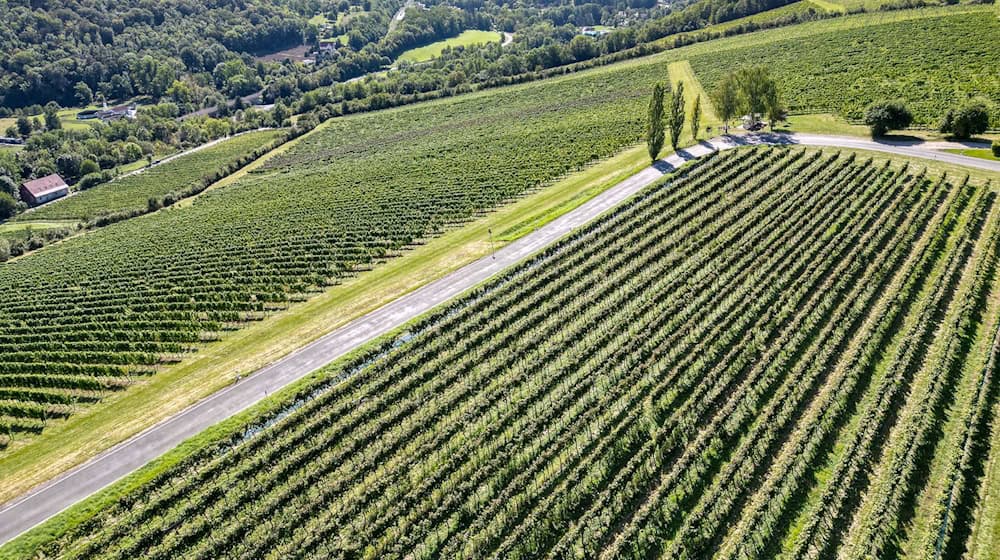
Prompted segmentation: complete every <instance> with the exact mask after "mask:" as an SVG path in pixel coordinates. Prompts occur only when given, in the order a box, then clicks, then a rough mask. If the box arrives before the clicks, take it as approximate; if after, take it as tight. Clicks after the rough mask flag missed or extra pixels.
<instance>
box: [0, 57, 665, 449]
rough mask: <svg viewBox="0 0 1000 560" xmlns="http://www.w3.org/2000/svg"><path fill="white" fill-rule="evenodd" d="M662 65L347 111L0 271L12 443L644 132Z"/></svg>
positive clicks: (0, 338)
mask: <svg viewBox="0 0 1000 560" xmlns="http://www.w3.org/2000/svg"><path fill="white" fill-rule="evenodd" d="M663 71H665V67H664V66H663V65H644V66H639V67H634V68H631V69H628V70H626V72H625V74H626V75H631V77H632V78H631V79H629V80H627V81H626V82H620V81H619V79H620V78H621V77H622V74H620V73H618V72H606V71H604V72H596V73H591V74H589V75H583V76H574V77H573V78H572V79H564V80H555V81H552V82H547V83H540V84H531V85H529V86H527V87H521V88H514V89H509V90H504V91H502V92H491V93H490V94H489V95H475V96H468V97H462V98H456V99H453V100H448V101H446V102H443V103H434V104H426V105H420V106H413V107H407V108H403V109H399V110H394V111H385V112H379V113H374V114H369V115H359V116H356V117H350V118H344V119H337V120H335V121H332V122H330V123H329V124H328V125H327V126H325V127H324V128H323V129H322V130H320V131H317V133H315V134H313V135H310V136H307V137H303V138H301V139H300V141H299V142H298V143H297V144H296V145H295V146H294V147H293V148H291V149H289V150H288V151H287V152H285V153H283V154H281V155H279V156H276V157H275V158H273V159H272V160H270V161H269V162H268V164H267V165H265V166H264V167H263V168H262V170H261V171H262V173H256V174H252V175H250V176H248V177H247V178H244V179H243V180H240V181H237V182H235V183H234V184H231V185H227V186H225V187H222V188H220V189H216V190H213V191H209V192H208V193H205V194H204V195H202V196H201V197H199V198H197V199H196V200H195V203H194V204H193V205H191V206H189V207H184V208H176V209H170V210H169V211H165V212H159V213H156V214H152V215H149V216H146V217H143V218H141V219H136V220H129V221H126V222H122V223H117V224H113V225H111V226H108V227H106V228H101V229H99V230H96V231H93V232H91V233H88V234H87V235H85V236H81V237H77V238H73V239H69V240H67V241H65V242H63V243H60V244H58V245H55V246H51V247H47V248H45V249H43V250H41V251H37V252H36V253H33V254H30V255H27V256H25V257H24V258H20V259H17V260H16V261H13V262H10V263H7V264H5V265H3V266H0V287H2V289H3V291H4V293H5V294H10V295H9V297H5V301H4V305H3V306H2V307H0V391H4V393H3V394H5V395H7V396H6V400H5V401H4V402H5V407H4V408H3V411H2V414H0V443H3V442H9V441H10V439H11V438H13V439H17V440H22V443H23V441H24V440H26V439H30V437H31V434H33V433H37V432H39V431H40V430H42V429H43V428H44V426H45V424H46V422H48V421H50V420H52V419H57V418H64V417H66V416H67V415H69V414H72V413H73V412H74V411H75V410H78V409H79V408H80V407H84V406H88V405H89V404H90V403H93V402H94V401H96V400H98V399H100V398H102V396H103V395H105V394H107V392H108V391H112V390H117V389H121V388H123V387H126V386H128V385H129V384H131V383H134V382H137V381H141V380H142V378H143V377H144V376H146V375H150V374H153V373H155V371H156V370H157V369H158V368H160V367H163V366H165V365H168V364H170V363H173V362H176V361H177V360H181V359H183V358H184V356H185V355H186V354H187V353H188V352H190V351H192V350H194V349H196V348H198V347H199V345H200V344H201V343H203V342H205V341H209V340H213V339H215V338H217V337H218V333H219V332H221V331H224V330H228V329H234V328H239V327H240V326H241V325H244V324H245V323H246V322H247V321H252V320H255V319H259V318H260V317H261V316H262V315H263V314H265V313H267V312H269V311H272V310H276V309H282V308H284V307H287V306H288V305H289V304H290V303H291V302H293V301H297V300H301V299H303V298H306V297H308V296H309V295H310V294H312V293H315V292H316V291H317V290H321V289H323V288H324V287H325V286H327V285H329V284H331V283H334V282H337V281H338V279H339V278H343V277H344V276H345V275H350V274H353V273H355V272H356V271H358V270H363V269H365V268H368V267H371V266H372V265H373V264H374V263H376V262H378V261H380V260H382V259H385V258H387V257H391V256H393V255H397V254H399V252H400V251H401V250H403V249H404V248H405V247H406V246H407V245H409V244H411V243H414V242H419V241H420V240H421V239H423V238H425V237H427V236H431V235H436V234H438V233H440V232H441V231H443V230H444V229H445V228H448V227H451V226H452V225H454V224H457V223H461V222H464V221H466V220H468V219H470V218H472V217H475V216H477V215H479V214H480V213H481V212H483V211H485V210H488V209H490V208H494V207H496V206H498V205H500V204H504V203H505V202H507V201H510V200H512V199H513V198H515V197H517V196H519V195H521V194H523V193H525V192H527V191H529V190H531V189H534V188H537V187H539V186H540V185H543V184H545V183H546V182H548V181H551V180H553V179H555V178H557V177H559V176H561V175H564V174H565V173H567V172H569V171H572V170H574V169H578V168H580V167H582V166H583V165H584V164H586V163H587V162H589V161H592V160H594V159H597V158H602V157H606V156H609V155H611V154H613V153H615V152H617V151H619V150H620V149H622V148H623V147H625V146H628V145H631V144H633V143H635V142H636V141H637V140H638V139H639V137H640V131H641V128H642V126H641V122H642V114H643V112H644V106H645V104H646V96H647V95H648V93H649V88H650V85H649V84H651V83H652V81H653V79H655V77H656V76H657V73H658V72H663ZM612 89H614V90H615V91H616V92H617V95H616V96H615V97H613V98H611V97H608V96H607V92H608V91H609V90H612ZM568 100H569V101H568ZM224 145H225V144H223V145H222V146H224ZM470 146H476V147H477V149H475V150H470V149H469V147H470ZM220 148H221V146H220ZM164 167H166V166H165V165H164ZM142 175H145V173H144V174H142ZM142 175H140V176H139V177H142ZM199 176H200V173H199V174H195V175H194V177H196V178H197V177H199ZM143 184H147V185H150V186H151V187H154V186H155V183H152V182H147V181H146V180H143ZM98 188H102V187H98ZM109 188H113V184H112V186H109ZM95 192H96V191H95ZM84 194H86V193H84ZM148 194H149V193H148V192H144V193H143V195H142V198H141V200H143V201H144V200H145V198H144V197H145V196H147V195H148ZM82 196H83V195H78V196H75V197H73V199H76V198H78V197H82ZM73 199H69V200H67V201H66V204H72V203H73V202H74V200H73ZM136 200H137V201H138V200H140V199H139V198H137V199H136ZM78 214H80V212H75V211H74V212H66V213H54V211H53V213H52V214H49V213H46V214H45V215H44V217H45V218H46V219H51V218H54V217H56V216H66V215H71V216H72V215H78ZM38 217H39V218H41V217H42V216H38Z"/></svg>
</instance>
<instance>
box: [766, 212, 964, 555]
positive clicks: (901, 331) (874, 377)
mask: <svg viewBox="0 0 1000 560" xmlns="http://www.w3.org/2000/svg"><path fill="white" fill-rule="evenodd" d="M947 210H948V205H947V204H943V205H941V207H940V208H938V210H937V214H936V215H935V217H934V219H933V220H932V223H935V224H940V223H941V220H943V219H944V217H945V213H946V211H947ZM966 219H967V216H966V215H965V214H962V215H961V217H960V219H959V222H958V225H956V226H955V227H954V230H953V231H952V233H951V234H949V236H948V239H947V242H946V244H945V248H944V250H943V251H942V253H941V254H942V255H946V254H948V252H949V251H951V250H952V248H953V247H954V246H955V243H956V235H955V230H957V231H960V230H961V228H962V225H963V224H964V223H965V220H966ZM936 229H937V228H936V227H930V228H927V230H926V231H924V232H923V235H922V236H921V239H920V241H919V242H918V244H917V245H916V247H914V249H913V250H912V251H911V252H910V254H909V255H908V256H907V260H906V262H905V263H904V265H903V266H902V267H901V268H900V270H899V271H897V273H896V277H895V278H893V281H892V284H891V288H890V289H889V290H886V295H884V296H883V298H882V300H881V301H880V302H879V303H878V304H877V306H878V308H881V307H884V306H885V305H886V304H887V303H888V302H889V301H890V300H891V299H892V298H894V297H895V295H896V294H897V293H898V292H899V290H900V289H902V287H903V286H902V279H903V278H904V276H905V271H907V270H909V269H911V268H912V267H913V266H914V265H915V264H916V258H917V255H919V254H920V251H921V250H922V249H921V248H923V247H924V246H926V245H927V244H928V243H930V242H931V239H932V237H933V236H934V234H935V232H936ZM944 268H945V259H944V258H943V257H941V256H940V255H939V256H938V258H937V259H936V260H935V262H934V265H933V267H932V268H931V271H930V273H929V274H928V275H927V278H926V280H925V282H923V284H922V285H921V287H920V289H919V290H918V291H917V294H916V295H915V296H914V297H913V300H912V301H913V303H912V304H911V307H910V308H909V309H908V310H907V313H906V315H905V316H904V317H903V319H902V322H901V323H900V324H899V326H898V327H897V328H896V329H895V332H894V333H893V335H892V337H891V339H890V340H889V343H888V344H887V345H886V346H885V347H884V348H883V349H882V351H881V353H880V355H881V358H880V359H879V360H878V361H877V362H876V364H875V367H874V369H873V371H872V374H871V377H870V378H869V379H868V380H867V381H866V383H865V385H864V387H863V388H862V389H861V391H862V393H861V398H860V399H859V400H858V402H857V403H856V404H855V406H854V408H853V411H852V413H851V417H850V418H848V419H847V422H846V423H845V424H844V426H843V427H842V428H841V429H840V430H839V431H838V432H837V436H836V441H835V443H834V445H833V448H832V450H831V451H830V452H828V453H827V455H826V457H823V458H822V460H820V461H818V462H817V464H818V465H819V467H818V468H817V469H816V470H815V472H814V474H813V475H812V478H811V480H810V484H811V485H812V487H811V488H810V489H809V491H808V492H807V493H806V496H805V499H804V500H803V501H802V503H801V504H799V505H798V507H797V511H796V513H795V515H794V516H793V521H792V522H791V524H790V526H789V528H788V530H787V532H786V533H785V534H784V535H783V537H781V538H782V543H781V546H780V549H781V557H783V558H785V557H788V554H789V553H790V551H791V549H792V547H793V545H794V544H795V540H796V538H797V537H798V535H799V533H800V532H801V530H802V528H803V526H804V525H805V523H806V522H807V521H808V515H809V513H810V512H811V511H812V510H813V508H814V507H816V506H817V504H818V502H819V500H820V499H821V498H822V495H823V491H824V490H825V487H826V485H827V483H828V482H829V479H830V476H831V475H832V474H833V470H834V469H835V468H836V465H837V464H838V463H839V462H840V460H841V459H842V457H843V454H844V453H845V451H846V447H847V445H848V442H849V441H850V440H851V438H852V437H853V435H854V433H855V432H857V431H858V429H859V428H860V425H859V423H860V420H861V414H860V413H861V411H863V410H865V409H866V408H868V407H869V406H871V404H872V402H873V401H874V400H875V399H876V398H877V397H878V394H877V393H876V389H877V388H878V387H879V386H880V384H881V383H882V381H883V379H884V377H885V375H886V373H887V371H888V369H889V366H890V365H891V364H892V362H893V361H894V360H895V358H896V354H897V352H898V350H899V347H900V344H901V343H902V341H903V339H904V338H905V336H906V333H907V332H909V331H910V330H911V329H912V328H913V326H914V325H915V324H916V322H917V318H918V316H919V315H920V310H921V307H922V306H923V305H925V304H926V302H927V299H928V298H929V297H930V294H931V291H932V289H933V286H934V283H935V281H936V279H937V278H938V277H939V276H940V275H941V274H942V273H943V272H944ZM876 316H878V313H872V314H870V317H869V319H867V320H866V321H870V320H872V318H873V317H876ZM852 344H853V343H852ZM841 368H842V366H838V371H835V372H834V373H835V374H836V375H840V369H841ZM823 390H824V391H829V390H830V389H829V387H824V389H823ZM814 402H819V401H814ZM814 407H815V404H814V405H812V406H811V407H810V408H811V409H812V408H814ZM818 413H819V411H815V410H809V411H808V412H807V413H805V414H804V415H803V417H806V416H808V415H813V414H818Z"/></svg>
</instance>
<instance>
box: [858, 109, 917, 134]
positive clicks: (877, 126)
mask: <svg viewBox="0 0 1000 560" xmlns="http://www.w3.org/2000/svg"><path fill="white" fill-rule="evenodd" d="M912 122H913V114H912V113H910V110H909V109H907V108H906V105H904V104H903V102H902V101H880V102H876V103H872V104H871V105H869V106H868V109H867V110H866V111H865V124H866V125H868V127H869V128H871V131H872V136H873V137H877V136H884V135H885V133H887V132H889V131H890V130H901V129H904V128H906V127H908V126H910V123H912Z"/></svg>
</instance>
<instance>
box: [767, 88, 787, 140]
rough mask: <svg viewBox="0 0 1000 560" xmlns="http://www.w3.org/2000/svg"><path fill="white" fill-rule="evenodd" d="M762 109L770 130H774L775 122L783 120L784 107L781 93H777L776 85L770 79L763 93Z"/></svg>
mask: <svg viewBox="0 0 1000 560" xmlns="http://www.w3.org/2000/svg"><path fill="white" fill-rule="evenodd" d="M764 110H765V111H764V112H765V114H766V115H767V121H768V123H767V124H768V126H769V127H770V128H771V130H774V124H775V123H776V122H778V121H783V120H785V107H784V105H782V104H781V95H780V94H779V93H778V85H777V84H776V83H774V80H770V83H769V84H768V87H767V91H766V92H765V94H764Z"/></svg>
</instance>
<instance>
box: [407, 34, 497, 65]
mask: <svg viewBox="0 0 1000 560" xmlns="http://www.w3.org/2000/svg"><path fill="white" fill-rule="evenodd" d="M502 38H503V35H501V34H500V33H498V32H496V31H480V30H477V29H469V30H466V31H463V32H462V33H461V34H460V35H459V36H457V37H452V38H450V39H445V40H443V41H437V42H434V43H431V44H429V45H424V46H422V47H417V48H415V49H410V50H408V51H406V52H404V53H403V54H401V55H399V58H398V60H400V61H402V62H424V61H425V60H430V59H432V58H436V57H438V56H439V55H440V54H441V51H443V50H444V49H446V48H454V47H468V46H470V45H481V44H484V43H495V42H498V41H500V39H502Z"/></svg>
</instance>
